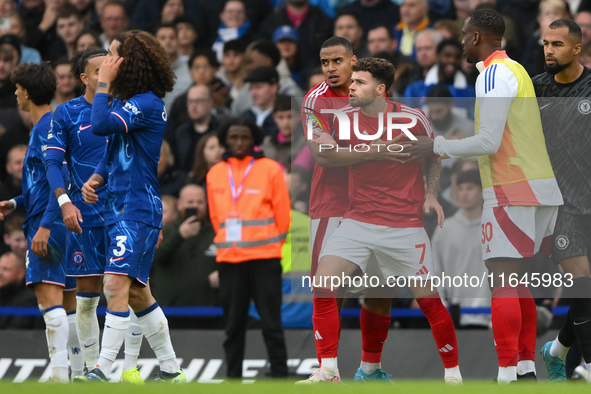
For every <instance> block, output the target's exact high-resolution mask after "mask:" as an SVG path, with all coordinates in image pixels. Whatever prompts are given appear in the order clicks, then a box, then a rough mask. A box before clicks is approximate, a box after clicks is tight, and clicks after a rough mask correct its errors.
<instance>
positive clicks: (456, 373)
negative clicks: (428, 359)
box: [443, 365, 462, 382]
mask: <svg viewBox="0 0 591 394" xmlns="http://www.w3.org/2000/svg"><path fill="white" fill-rule="evenodd" d="M444 370H445V374H444V375H443V379H447V378H451V377H454V378H456V379H458V380H459V381H460V382H461V381H462V374H461V373H460V366H459V365H456V366H455V367H453V368H444Z"/></svg>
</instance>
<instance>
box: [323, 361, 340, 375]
mask: <svg viewBox="0 0 591 394" xmlns="http://www.w3.org/2000/svg"><path fill="white" fill-rule="evenodd" d="M320 365H322V369H328V370H329V371H331V372H333V373H335V374H336V373H337V371H338V370H339V364H338V363H337V358H336V357H330V358H323V359H322V362H321V363H320Z"/></svg>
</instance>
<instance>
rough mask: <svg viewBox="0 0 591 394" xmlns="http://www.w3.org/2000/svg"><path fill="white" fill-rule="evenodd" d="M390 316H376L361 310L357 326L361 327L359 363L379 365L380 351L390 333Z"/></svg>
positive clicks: (363, 309) (380, 359)
mask: <svg viewBox="0 0 591 394" xmlns="http://www.w3.org/2000/svg"><path fill="white" fill-rule="evenodd" d="M390 321H391V318H390V316H389V315H388V316H383V315H378V314H377V313H373V312H370V311H368V310H367V309H365V308H363V307H362V308H361V316H359V325H360V326H361V348H362V349H363V352H362V353H361V361H365V362H368V363H379V362H381V361H382V349H383V348H384V342H386V339H388V332H389V331H390Z"/></svg>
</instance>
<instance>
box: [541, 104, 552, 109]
mask: <svg viewBox="0 0 591 394" xmlns="http://www.w3.org/2000/svg"><path fill="white" fill-rule="evenodd" d="M549 105H550V104H546V105H544V106H543V107H540V111H541V110H543V109H544V108H546V107H547V106H549Z"/></svg>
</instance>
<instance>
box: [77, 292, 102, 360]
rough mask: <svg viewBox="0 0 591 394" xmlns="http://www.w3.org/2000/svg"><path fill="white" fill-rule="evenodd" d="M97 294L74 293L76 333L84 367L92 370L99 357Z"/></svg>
mask: <svg viewBox="0 0 591 394" xmlns="http://www.w3.org/2000/svg"><path fill="white" fill-rule="evenodd" d="M99 299H100V294H99V293H76V332H77V333H78V340H79V342H80V345H81V349H82V354H83V355H84V362H85V363H86V367H87V368H88V369H89V370H91V369H93V368H94V366H95V365H96V363H97V361H98V357H99V351H100V347H99V322H98V318H97V316H96V307H97V305H98V303H99Z"/></svg>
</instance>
